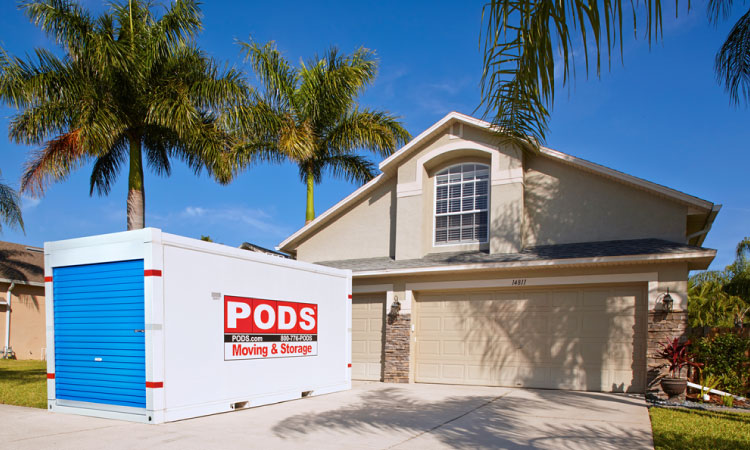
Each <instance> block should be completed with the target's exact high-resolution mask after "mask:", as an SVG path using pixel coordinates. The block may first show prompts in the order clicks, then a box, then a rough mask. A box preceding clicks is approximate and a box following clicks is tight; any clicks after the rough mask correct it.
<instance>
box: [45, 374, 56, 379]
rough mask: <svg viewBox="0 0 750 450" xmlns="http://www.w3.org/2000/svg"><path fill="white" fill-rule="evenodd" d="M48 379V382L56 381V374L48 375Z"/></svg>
mask: <svg viewBox="0 0 750 450" xmlns="http://www.w3.org/2000/svg"><path fill="white" fill-rule="evenodd" d="M47 379H48V380H54V379H55V374H54V373H48V374H47Z"/></svg>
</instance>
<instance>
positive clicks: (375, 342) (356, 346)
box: [352, 294, 385, 381]
mask: <svg viewBox="0 0 750 450" xmlns="http://www.w3.org/2000/svg"><path fill="white" fill-rule="evenodd" d="M384 314H385V294H354V298H353V300H352V379H354V380H376V381H379V380H381V379H382V376H381V373H382V367H383V365H382V361H383V323H384V322H383V318H384Z"/></svg>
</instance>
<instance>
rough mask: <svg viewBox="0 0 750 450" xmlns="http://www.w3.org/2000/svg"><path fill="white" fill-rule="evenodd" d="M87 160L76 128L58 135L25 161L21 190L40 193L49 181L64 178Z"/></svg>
mask: <svg viewBox="0 0 750 450" xmlns="http://www.w3.org/2000/svg"><path fill="white" fill-rule="evenodd" d="M87 160H88V155H86V153H85V152H84V151H83V148H82V146H81V145H80V132H79V131H78V130H75V131H72V132H70V133H66V134H63V135H61V136H58V137H56V138H55V139H52V140H51V141H49V142H48V143H47V145H46V146H45V147H44V148H42V149H40V150H37V151H36V152H34V154H33V155H32V157H31V159H30V160H29V161H28V162H27V164H26V167H25V170H24V173H23V175H22V176H21V192H29V193H30V194H31V195H41V194H43V193H44V190H45V188H46V186H47V184H48V183H49V182H50V181H60V180H64V179H66V178H67V177H68V175H69V174H70V172H71V171H72V170H73V169H76V168H78V167H80V166H81V165H83V164H84V163H85V162H86V161H87Z"/></svg>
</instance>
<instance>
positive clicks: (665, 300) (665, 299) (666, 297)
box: [661, 288, 674, 313]
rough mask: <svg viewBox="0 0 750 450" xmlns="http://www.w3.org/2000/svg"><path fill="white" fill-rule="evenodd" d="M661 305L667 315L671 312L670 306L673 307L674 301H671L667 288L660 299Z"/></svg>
mask: <svg viewBox="0 0 750 450" xmlns="http://www.w3.org/2000/svg"><path fill="white" fill-rule="evenodd" d="M661 303H662V305H663V307H664V311H665V312H667V313H671V312H672V306H673V305H674V300H672V296H671V295H669V288H667V293H666V294H664V297H662V299H661Z"/></svg>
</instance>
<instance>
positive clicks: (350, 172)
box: [314, 154, 375, 184]
mask: <svg viewBox="0 0 750 450" xmlns="http://www.w3.org/2000/svg"><path fill="white" fill-rule="evenodd" d="M316 166H317V167H316V169H315V170H314V174H315V182H316V183H320V181H321V174H322V172H323V170H326V171H328V172H329V173H330V174H331V176H333V177H335V178H340V179H343V180H346V181H348V182H350V183H360V184H362V183H366V182H368V181H370V180H371V179H372V178H373V177H374V176H375V165H374V164H373V163H372V162H371V161H369V160H367V159H366V158H363V157H362V156H359V155H346V154H343V155H330V156H326V157H324V158H321V159H320V160H318V161H316Z"/></svg>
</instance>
